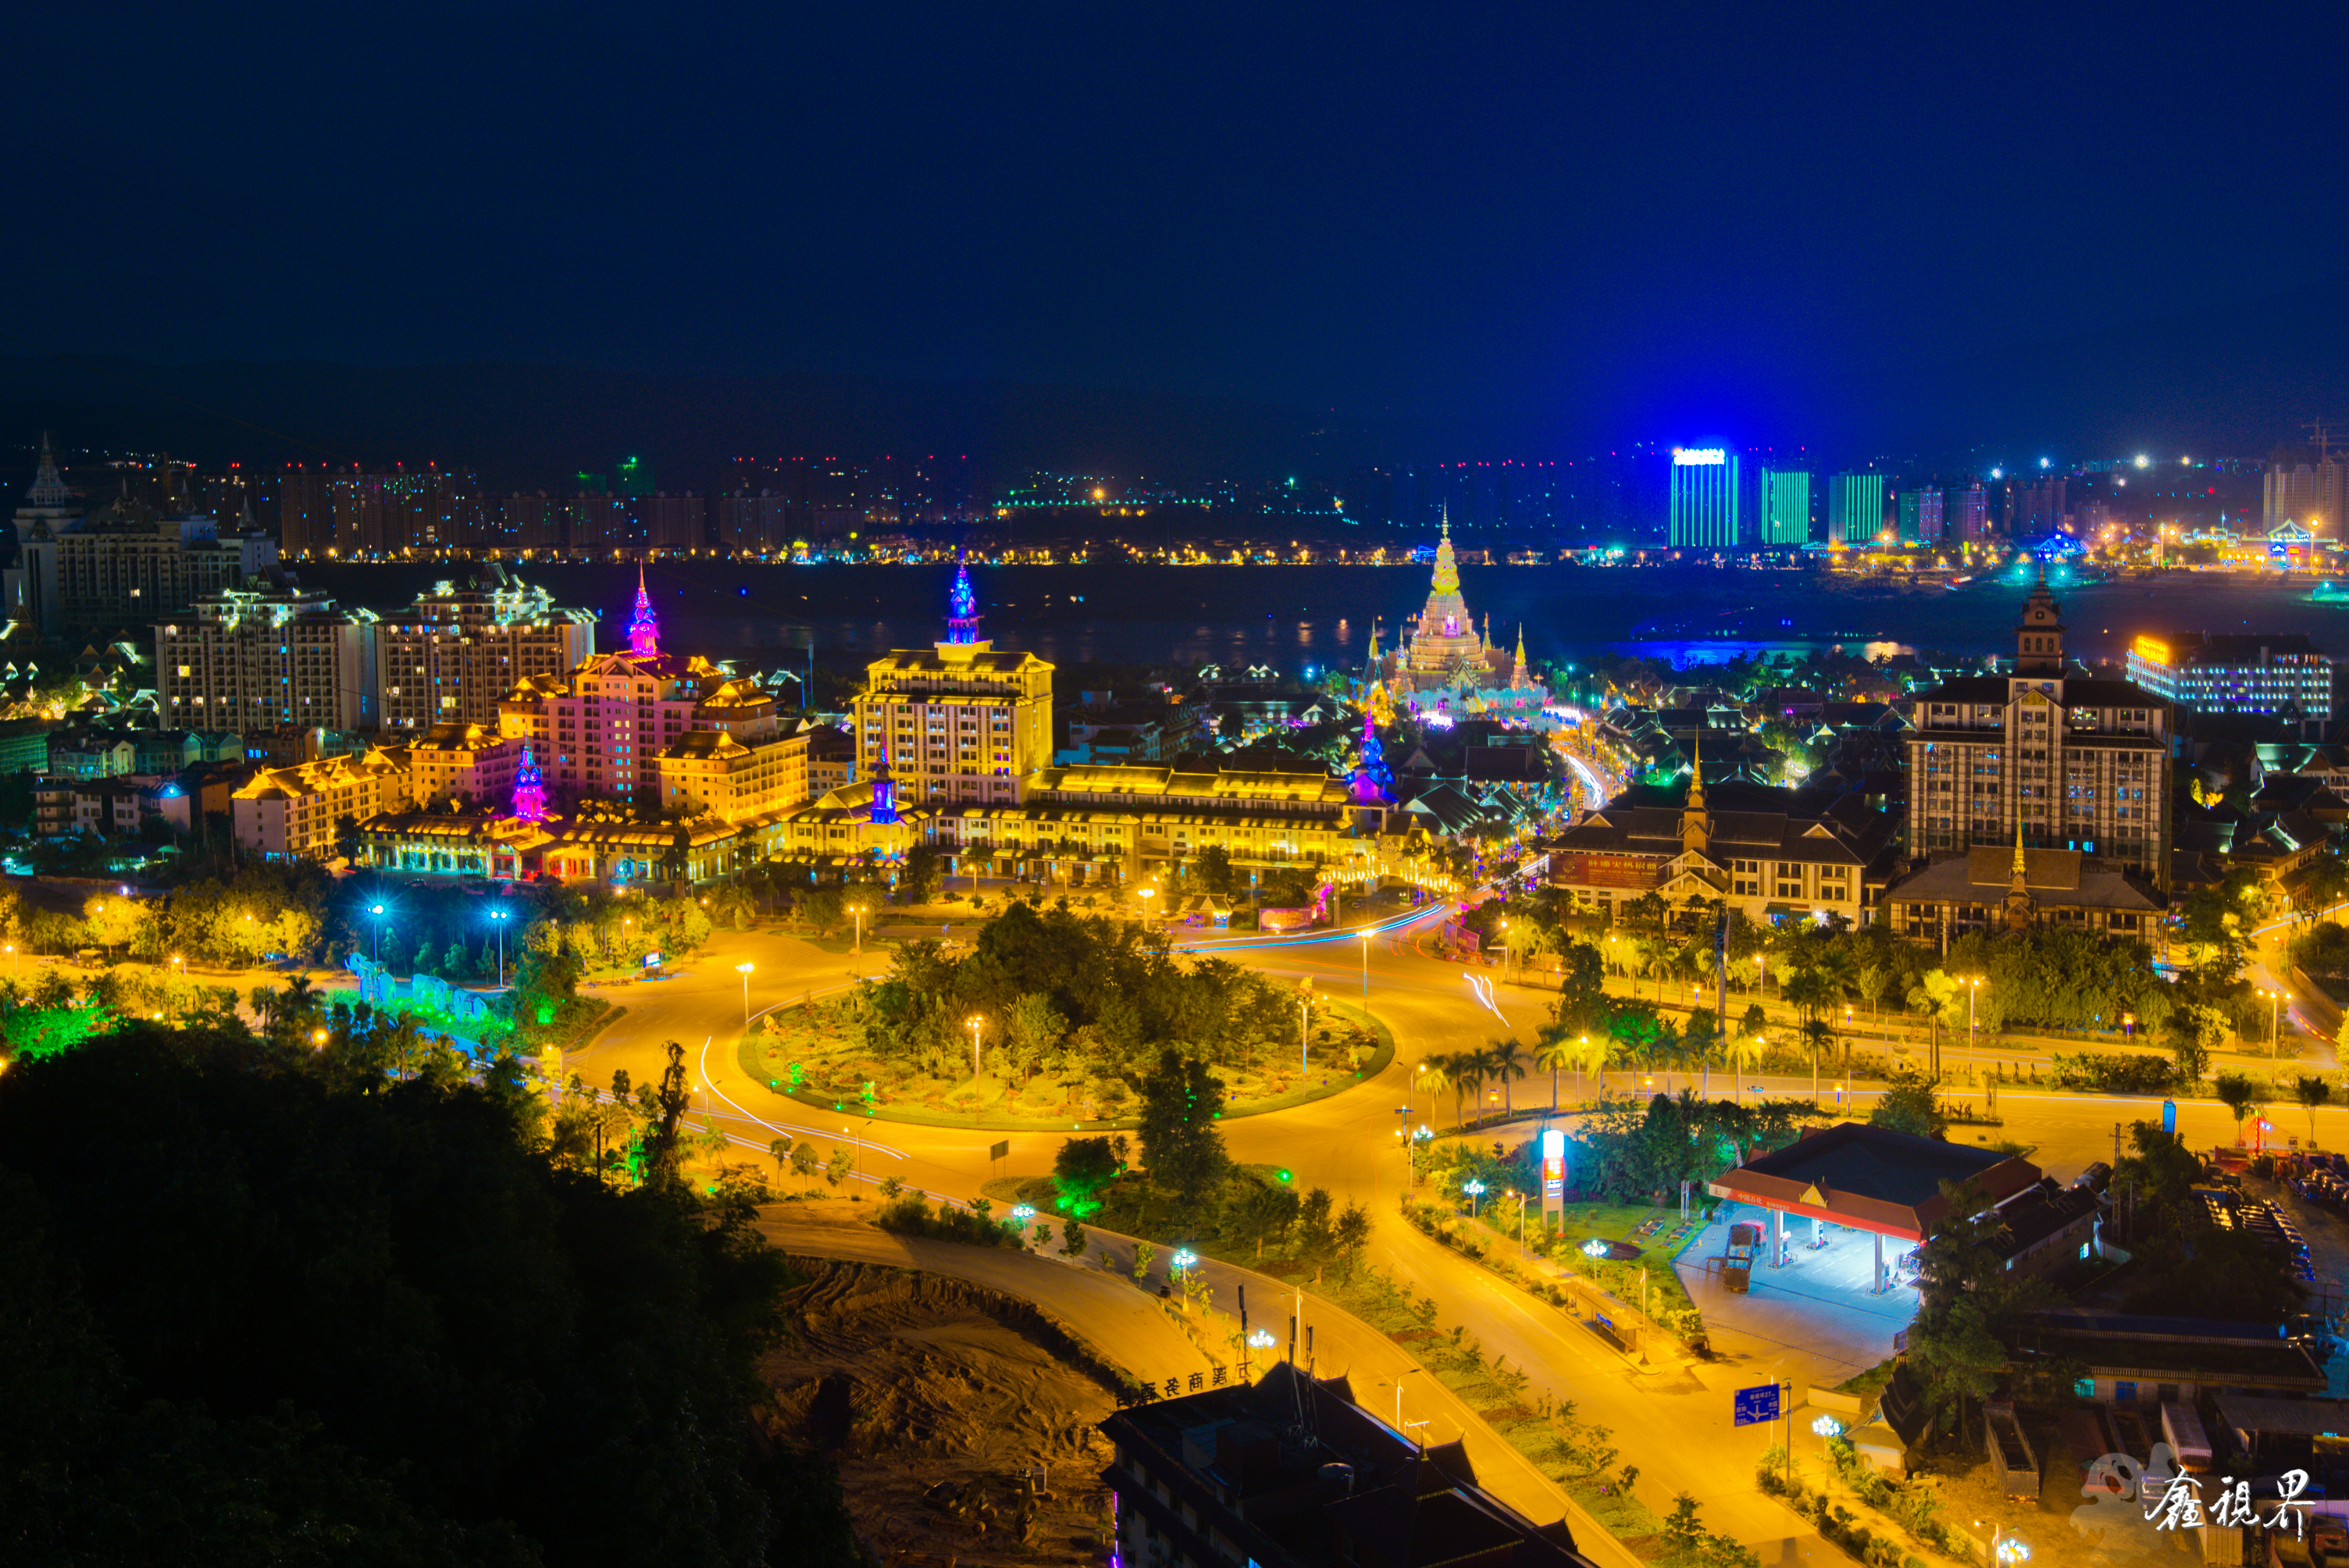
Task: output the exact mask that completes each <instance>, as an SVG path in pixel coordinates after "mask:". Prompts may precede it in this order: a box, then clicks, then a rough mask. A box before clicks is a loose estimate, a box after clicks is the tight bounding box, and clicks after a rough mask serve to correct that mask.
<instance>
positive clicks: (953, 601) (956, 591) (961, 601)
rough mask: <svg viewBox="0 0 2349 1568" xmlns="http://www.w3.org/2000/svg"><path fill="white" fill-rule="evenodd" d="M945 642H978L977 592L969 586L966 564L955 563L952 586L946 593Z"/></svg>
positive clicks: (958, 561) (967, 566) (961, 562)
mask: <svg viewBox="0 0 2349 1568" xmlns="http://www.w3.org/2000/svg"><path fill="white" fill-rule="evenodd" d="M947 642H949V643H976V642H978V589H976V588H973V587H972V586H971V585H970V566H969V564H968V562H964V561H961V560H957V561H956V562H955V575H954V586H953V587H952V588H950V589H948V590H947Z"/></svg>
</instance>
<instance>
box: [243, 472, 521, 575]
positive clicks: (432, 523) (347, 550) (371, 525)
mask: <svg viewBox="0 0 2349 1568" xmlns="http://www.w3.org/2000/svg"><path fill="white" fill-rule="evenodd" d="M277 498H278V535H279V539H280V541H281V542H282V546H283V548H284V551H285V554H286V555H287V556H288V557H291V558H293V559H295V560H318V559H323V558H325V557H326V556H330V555H331V556H337V557H341V558H344V559H348V558H350V557H353V556H359V557H365V556H382V555H400V554H406V553H413V552H431V551H436V550H454V549H465V548H470V547H471V546H472V545H474V544H476V543H478V542H480V540H481V533H482V523H481V486H480V484H479V483H478V481H476V480H475V479H474V477H473V475H472V474H471V473H469V472H466V471H463V470H460V469H440V468H434V467H427V468H423V469H415V470H409V469H395V470H393V471H391V472H389V473H364V472H360V471H358V470H357V469H346V470H344V471H341V472H336V470H334V469H312V468H307V467H304V468H294V469H285V470H284V471H283V472H281V473H280V474H279V475H278V476H277Z"/></svg>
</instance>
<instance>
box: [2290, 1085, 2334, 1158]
mask: <svg viewBox="0 0 2349 1568" xmlns="http://www.w3.org/2000/svg"><path fill="white" fill-rule="evenodd" d="M2292 1093H2293V1094H2294V1095H2295V1096H2297V1097H2298V1098H2299V1100H2300V1104H2301V1109H2303V1110H2305V1111H2307V1112H2308V1146H2309V1147H2310V1148H2311V1149H2313V1148H2315V1147H2316V1108H2317V1107H2318V1106H2320V1105H2323V1103H2324V1102H2325V1101H2326V1100H2329V1099H2332V1098H2333V1086H2332V1085H2331V1084H2329V1083H2326V1082H2325V1081H2324V1080H2323V1078H2297V1079H2295V1080H2293V1083H2292Z"/></svg>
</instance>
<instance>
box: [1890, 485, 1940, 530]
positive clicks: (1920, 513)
mask: <svg viewBox="0 0 2349 1568" xmlns="http://www.w3.org/2000/svg"><path fill="white" fill-rule="evenodd" d="M1941 495H1942V492H1941V490H1940V487H1939V486H1937V485H1912V486H1910V487H1909V489H1907V490H1902V491H1900V492H1899V500H1898V502H1897V505H1898V508H1899V516H1900V538H1901V540H1902V542H1905V543H1922V544H1932V543H1935V542H1939V541H1940V537H1941V525H1942V521H1943V519H1942V510H1941V509H1942V500H1941Z"/></svg>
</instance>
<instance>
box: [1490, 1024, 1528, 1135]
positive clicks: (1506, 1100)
mask: <svg viewBox="0 0 2349 1568" xmlns="http://www.w3.org/2000/svg"><path fill="white" fill-rule="evenodd" d="M1529 1059H1530V1058H1529V1057H1527V1056H1526V1047H1525V1046H1524V1045H1523V1044H1522V1043H1520V1042H1519V1041H1518V1040H1517V1038H1516V1037H1515V1036H1511V1037H1509V1038H1507V1039H1506V1040H1502V1041H1500V1042H1499V1043H1498V1044H1495V1045H1494V1046H1491V1047H1487V1048H1486V1050H1485V1068H1486V1070H1487V1071H1489V1072H1490V1073H1491V1074H1492V1075H1493V1077H1494V1078H1496V1079H1498V1080H1499V1082H1500V1085H1501V1105H1502V1109H1503V1112H1504V1114H1506V1115H1512V1116H1514V1115H1515V1114H1516V1109H1517V1097H1516V1092H1515V1091H1514V1090H1513V1089H1512V1088H1510V1085H1511V1083H1512V1081H1513V1080H1515V1079H1517V1078H1524V1077H1525V1076H1526V1063H1527V1062H1528V1060H1529Z"/></svg>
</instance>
